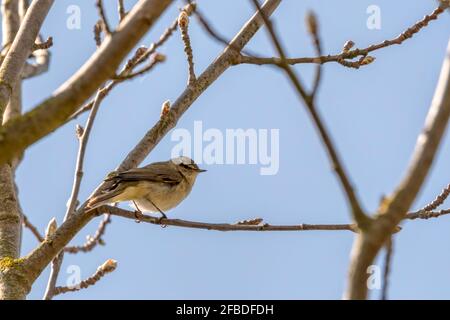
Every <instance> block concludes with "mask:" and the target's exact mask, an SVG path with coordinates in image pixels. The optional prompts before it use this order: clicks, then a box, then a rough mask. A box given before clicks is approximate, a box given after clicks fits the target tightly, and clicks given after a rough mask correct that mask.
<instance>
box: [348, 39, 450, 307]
mask: <svg viewBox="0 0 450 320" xmlns="http://www.w3.org/2000/svg"><path fill="white" fill-rule="evenodd" d="M449 117H450V42H449V45H448V49H447V54H446V57H445V61H444V65H443V67H442V70H441V75H440V78H439V81H438V85H437V88H436V92H435V95H434V98H433V101H432V103H431V107H430V110H429V112H428V115H427V118H426V121H425V126H424V129H423V131H422V133H421V134H420V136H419V137H418V139H417V143H416V147H415V149H414V152H413V157H412V160H411V162H410V165H409V168H408V169H407V171H406V175H405V177H404V178H403V180H402V181H401V183H400V185H399V186H398V188H397V190H396V191H395V192H394V194H393V195H392V196H391V197H389V198H387V199H386V200H385V201H383V203H382V204H381V207H380V209H379V215H378V216H377V219H376V220H375V221H374V222H373V223H372V225H371V228H370V230H368V231H367V232H363V233H361V234H358V236H357V238H356V240H355V243H354V246H353V249H352V255H351V262H350V271H349V283H348V288H347V291H346V293H345V295H344V297H345V298H348V299H365V298H366V297H367V286H366V280H367V277H368V274H367V272H366V270H367V267H368V266H370V265H371V264H372V263H373V261H374V259H375V257H376V255H377V254H378V252H379V250H380V249H381V247H382V246H383V244H384V243H385V241H386V239H387V238H389V237H390V236H391V234H392V231H393V229H394V228H395V226H396V225H397V224H398V223H399V222H400V221H401V220H402V219H404V217H405V216H406V214H407V211H408V209H409V208H410V206H411V204H412V202H413V201H414V199H415V198H416V197H417V194H418V192H419V190H420V188H421V187H422V185H423V182H424V180H425V177H426V176H427V174H428V172H429V170H430V168H431V165H432V163H433V160H434V158H435V155H436V152H437V150H438V147H439V145H440V142H441V140H442V137H443V135H444V132H445V129H446V127H447V123H448V119H449ZM416 216H420V214H419V215H416Z"/></svg>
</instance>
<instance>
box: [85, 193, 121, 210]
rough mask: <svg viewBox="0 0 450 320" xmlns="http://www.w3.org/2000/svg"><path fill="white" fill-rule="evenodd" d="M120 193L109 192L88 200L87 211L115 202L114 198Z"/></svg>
mask: <svg viewBox="0 0 450 320" xmlns="http://www.w3.org/2000/svg"><path fill="white" fill-rule="evenodd" d="M120 193H121V191H120V190H114V191H109V192H106V193H104V194H101V195H99V196H96V197H93V198H91V199H89V201H88V203H87V208H88V209H95V208H98V207H100V206H103V205H105V204H109V203H113V202H117V201H116V200H115V199H114V198H115V197H116V196H118V195H119V194H120Z"/></svg>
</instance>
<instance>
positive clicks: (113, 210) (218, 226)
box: [96, 206, 357, 232]
mask: <svg viewBox="0 0 450 320" xmlns="http://www.w3.org/2000/svg"><path fill="white" fill-rule="evenodd" d="M96 210H97V213H108V214H111V215H113V216H119V217H122V218H126V219H131V220H134V221H139V222H146V223H150V224H155V225H162V226H176V227H183V228H193V229H204V230H215V231H310V230H315V231H332V230H336V231H337V230H347V231H353V232H355V231H356V230H357V229H356V226H355V225H354V224H303V223H302V224H298V225H271V224H268V223H262V221H259V220H258V221H259V223H258V224H255V223H253V222H252V220H253V219H252V220H249V221H247V222H245V221H244V222H242V221H240V222H237V223H207V222H196V221H189V220H181V219H161V218H158V217H152V216H149V215H144V214H139V215H136V212H134V211H127V210H123V209H120V208H117V207H111V206H101V207H99V208H97V209H96ZM260 220H262V219H260Z"/></svg>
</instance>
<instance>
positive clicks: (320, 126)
mask: <svg viewBox="0 0 450 320" xmlns="http://www.w3.org/2000/svg"><path fill="white" fill-rule="evenodd" d="M252 1H253V3H254V5H255V7H256V8H257V9H258V10H259V11H260V10H261V7H260V5H259V3H258V0H252ZM263 19H264V22H265V24H266V26H267V30H268V33H269V35H270V38H271V40H272V42H273V44H274V46H275V48H276V50H277V52H278V54H279V55H280V61H281V63H280V64H279V65H278V67H280V68H281V69H282V70H284V72H285V73H286V75H287V76H288V78H289V80H290V82H291V83H292V84H293V86H294V88H295V90H296V92H297V94H298V96H299V98H300V99H302V100H303V102H304V103H305V105H306V108H307V111H308V112H309V114H310V116H311V118H312V120H313V123H314V125H315V127H316V130H317V131H318V133H319V136H320V138H321V140H322V143H323V145H324V147H325V150H326V152H327V154H328V157H329V159H330V162H331V165H332V167H333V169H334V171H335V172H336V174H337V176H338V179H339V182H340V183H341V186H342V188H343V190H344V192H345V195H346V197H347V201H348V203H349V206H350V208H351V210H352V215H353V218H354V220H355V222H356V223H357V225H358V227H359V228H366V227H367V225H368V223H369V222H370V220H369V217H368V216H366V214H365V213H364V211H363V209H362V208H361V205H360V200H359V199H358V197H357V196H356V193H355V191H354V190H353V186H352V183H351V182H350V179H349V177H348V175H347V173H346V171H345V169H344V166H343V164H342V161H341V159H340V157H339V155H338V152H337V150H336V148H335V146H334V144H333V142H332V139H331V136H330V134H329V133H328V130H327V129H326V127H325V124H324V123H323V121H322V118H321V116H320V115H319V113H318V111H317V109H316V106H315V103H314V101H313V100H312V98H311V95H310V94H308V93H307V92H306V90H305V88H304V86H303V84H302V83H301V81H300V79H299V78H298V77H297V75H296V74H295V72H294V70H292V68H291V67H290V66H289V64H288V63H286V54H285V51H284V49H283V47H282V45H281V42H280V40H279V38H278V36H277V34H276V33H275V30H274V28H273V26H272V23H271V21H270V20H269V18H268V17H267V16H266V15H265V14H264V13H263Z"/></svg>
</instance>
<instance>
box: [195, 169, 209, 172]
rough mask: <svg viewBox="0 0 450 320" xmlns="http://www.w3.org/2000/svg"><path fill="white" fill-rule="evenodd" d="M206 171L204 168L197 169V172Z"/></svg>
mask: <svg viewBox="0 0 450 320" xmlns="http://www.w3.org/2000/svg"><path fill="white" fill-rule="evenodd" d="M206 171H208V170H205V169H197V172H206Z"/></svg>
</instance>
